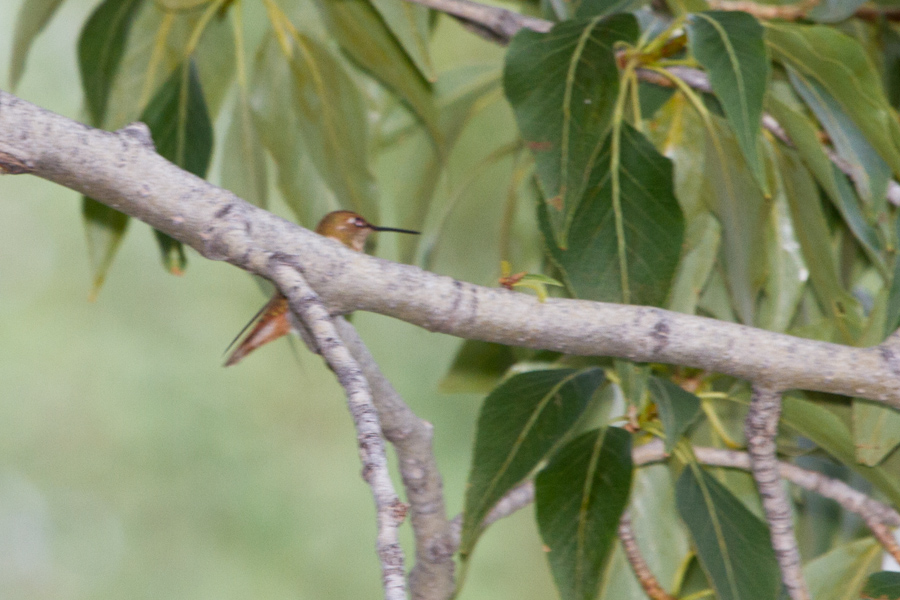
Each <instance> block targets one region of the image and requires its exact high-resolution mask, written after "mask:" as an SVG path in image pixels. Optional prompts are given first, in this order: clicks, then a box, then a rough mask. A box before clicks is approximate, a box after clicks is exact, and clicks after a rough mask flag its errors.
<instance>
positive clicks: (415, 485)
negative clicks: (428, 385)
mask: <svg viewBox="0 0 900 600" xmlns="http://www.w3.org/2000/svg"><path fill="white" fill-rule="evenodd" d="M334 324H335V326H336V327H337V330H338V333H339V334H340V336H341V338H342V339H343V340H344V344H346V346H347V349H348V350H350V353H351V354H352V355H353V357H354V358H355V359H356V361H357V362H358V363H359V366H360V368H361V369H362V371H363V374H364V375H365V376H366V379H367V380H368V381H369V385H370V386H371V388H372V396H373V400H374V401H375V408H377V409H378V417H379V419H380V421H381V430H382V432H383V433H384V437H385V438H387V440H388V441H389V442H391V443H392V444H393V445H394V449H395V450H396V451H397V459H398V462H399V464H400V475H401V476H402V478H403V485H404V487H405V489H406V499H407V501H408V502H409V508H410V521H411V523H412V528H413V535H414V536H415V541H416V564H415V567H413V570H412V573H410V577H409V588H410V593H411V595H412V597H413V599H414V600H418V599H421V600H424V599H426V598H427V599H441V600H443V599H446V598H450V597H451V596H452V595H453V591H454V587H455V586H454V581H453V573H454V569H455V563H454V562H453V553H454V551H455V547H456V546H455V544H454V543H453V538H452V534H451V531H450V523H449V521H448V520H447V511H446V509H445V507H444V490H443V482H442V481H441V474H440V472H439V471H438V468H437V463H436V462H435V459H434V452H433V450H432V446H431V441H432V437H433V432H434V427H432V425H431V423H428V422H427V421H423V420H422V419H420V418H419V417H417V416H416V414H415V413H414V412H413V411H412V410H411V409H410V408H409V406H407V404H406V403H405V402H404V401H403V398H402V397H401V396H400V394H398V393H397V390H395V389H394V386H393V385H391V382H390V381H388V380H387V378H386V377H385V376H384V374H383V373H382V372H381V369H380V368H379V367H378V363H376V362H375V359H374V358H373V357H372V354H371V353H370V352H369V349H368V348H367V347H366V345H365V344H364V343H363V341H362V340H361V339H360V337H359V333H357V331H356V328H354V327H353V325H351V324H350V323H348V322H347V321H346V320H345V319H344V318H343V317H336V318H335V319H334Z"/></svg>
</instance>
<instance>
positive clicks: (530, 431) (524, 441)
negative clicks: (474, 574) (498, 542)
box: [459, 368, 604, 558]
mask: <svg viewBox="0 0 900 600" xmlns="http://www.w3.org/2000/svg"><path fill="white" fill-rule="evenodd" d="M603 379H604V377H603V371H602V370H601V369H597V368H590V369H582V370H575V369H552V370H546V371H530V372H528V373H523V374H521V375H516V376H514V377H512V378H510V379H508V380H507V381H505V382H503V383H502V384H501V385H500V386H498V387H497V388H496V389H495V390H494V391H493V392H491V394H490V395H489V396H488V397H487V398H486V399H485V401H484V405H483V406H482V407H481V413H480V415H479V417H478V429H477V433H476V438H475V453H474V456H473V457H472V469H471V471H470V472H469V481H468V486H467V489H466V502H465V510H464V512H463V527H462V539H461V542H460V546H459V552H460V555H461V556H463V557H464V558H465V557H467V556H468V555H469V554H470V553H471V552H472V548H473V547H474V546H475V542H476V541H477V539H478V536H479V534H480V533H481V529H482V527H481V524H482V521H483V520H484V517H485V516H486V515H487V514H488V512H490V510H491V508H493V507H494V505H495V504H496V503H497V501H498V500H500V498H502V497H503V495H504V494H506V492H508V491H509V490H511V489H512V488H513V487H515V486H516V485H518V484H519V483H521V482H522V481H523V480H524V479H525V478H526V477H527V476H528V475H529V474H530V473H531V472H532V471H534V469H535V468H536V467H537V466H538V464H540V462H541V461H543V460H546V459H547V458H548V456H549V455H550V454H551V453H552V451H553V450H554V449H555V448H556V446H557V445H558V444H559V443H560V441H561V440H562V439H563V437H564V436H565V435H566V434H567V433H569V431H570V430H571V428H572V427H573V426H574V425H575V423H576V422H577V421H578V418H579V417H580V416H581V415H582V414H583V412H584V410H585V409H586V408H587V406H588V403H589V402H590V400H591V397H592V396H593V395H594V392H595V391H596V390H597V388H598V387H599V386H600V384H601V383H603Z"/></svg>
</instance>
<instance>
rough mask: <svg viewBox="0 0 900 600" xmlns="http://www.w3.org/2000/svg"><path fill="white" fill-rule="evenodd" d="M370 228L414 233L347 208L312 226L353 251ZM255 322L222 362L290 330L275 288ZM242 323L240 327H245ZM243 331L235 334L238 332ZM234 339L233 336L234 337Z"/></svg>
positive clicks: (286, 311)
mask: <svg viewBox="0 0 900 600" xmlns="http://www.w3.org/2000/svg"><path fill="white" fill-rule="evenodd" d="M373 231H398V232H400V233H418V231H410V230H408V229H394V228H392V227H376V226H375V225H372V224H370V223H369V222H367V221H366V220H365V219H363V218H362V217H361V216H359V215H358V214H356V213H355V212H352V211H349V210H336V211H334V212H330V213H328V214H327V215H325V216H324V217H323V218H322V220H321V221H319V224H318V225H317V226H316V233H318V234H319V235H323V236H325V237H328V238H331V239H334V240H337V241H339V242H341V243H342V244H344V245H345V246H347V247H348V248H351V249H352V250H356V251H357V252H362V251H363V249H364V248H365V246H366V239H367V238H368V237H369V234H370V233H372V232H373ZM254 322H256V325H254V326H253V329H251V330H250V333H248V334H247V336H246V337H245V338H244V339H243V340H242V341H241V343H240V344H238V346H237V348H235V349H234V352H232V353H231V354H230V355H229V356H228V360H226V361H225V366H226V367H230V366H231V365H235V364H237V363H238V362H240V361H241V360H242V359H243V358H244V357H245V356H247V355H248V354H250V353H251V352H253V351H254V350H256V349H257V348H259V347H260V346H264V345H266V344H268V343H269V342H271V341H274V340H277V339H278V338H280V337H282V336H284V335H287V334H288V333H290V332H291V331H293V330H294V324H293V323H292V322H291V311H290V307H289V306H288V301H287V298H285V297H284V296H282V295H281V294H280V293H279V292H275V294H274V295H273V296H272V298H271V299H270V300H269V302H268V303H267V304H266V305H265V306H264V307H263V308H262V310H260V311H259V313H257V315H256V316H255V317H253V319H251V321H250V323H248V325H247V327H249V326H250V324H252V323H254ZM247 327H245V328H244V329H247ZM242 333H243V331H242V332H241V333H240V334H238V337H240V336H241V334H242ZM235 341H237V340H235Z"/></svg>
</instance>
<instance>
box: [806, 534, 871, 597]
mask: <svg viewBox="0 0 900 600" xmlns="http://www.w3.org/2000/svg"><path fill="white" fill-rule="evenodd" d="M883 554H884V552H883V550H882V548H881V545H880V544H879V543H878V542H876V541H875V540H874V539H872V538H870V537H867V538H863V539H861V540H855V541H852V542H849V543H847V544H842V545H840V546H837V547H836V548H833V549H832V550H830V551H829V552H827V553H825V554H823V555H821V556H818V557H816V558H815V559H814V560H811V561H810V562H809V563H807V564H806V565H805V566H804V567H803V575H804V576H805V578H806V581H807V582H808V584H809V591H810V594H811V596H812V597H813V598H815V599H816V600H857V598H859V597H860V590H861V589H862V587H863V585H864V584H865V583H866V578H867V577H868V576H869V575H870V574H871V573H872V572H873V571H875V570H876V569H877V568H878V567H880V566H881V560H882V556H883Z"/></svg>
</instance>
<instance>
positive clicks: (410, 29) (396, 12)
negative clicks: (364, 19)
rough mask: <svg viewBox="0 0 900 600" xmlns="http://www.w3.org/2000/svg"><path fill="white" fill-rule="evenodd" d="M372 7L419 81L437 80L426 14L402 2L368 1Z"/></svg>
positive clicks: (415, 5) (423, 10)
mask: <svg viewBox="0 0 900 600" xmlns="http://www.w3.org/2000/svg"><path fill="white" fill-rule="evenodd" d="M372 6H374V7H375V10H377V11H378V14H380V15H381V18H382V19H384V22H385V23H386V24H387V26H388V27H389V28H390V30H391V33H393V34H394V36H395V37H396V38H397V41H398V42H400V44H401V45H402V46H403V49H404V50H405V51H406V54H407V56H409V58H410V59H411V60H412V61H413V63H414V64H415V65H416V68H417V69H419V73H421V74H422V77H424V78H425V79H426V80H428V81H431V82H434V81H435V80H437V75H436V73H435V71H434V65H433V64H432V63H431V51H430V49H429V45H430V43H431V24H430V23H429V20H430V19H431V16H430V15H429V10H428V9H427V8H426V7H424V6H421V5H418V4H413V3H412V2H404V1H403V0H372Z"/></svg>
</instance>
